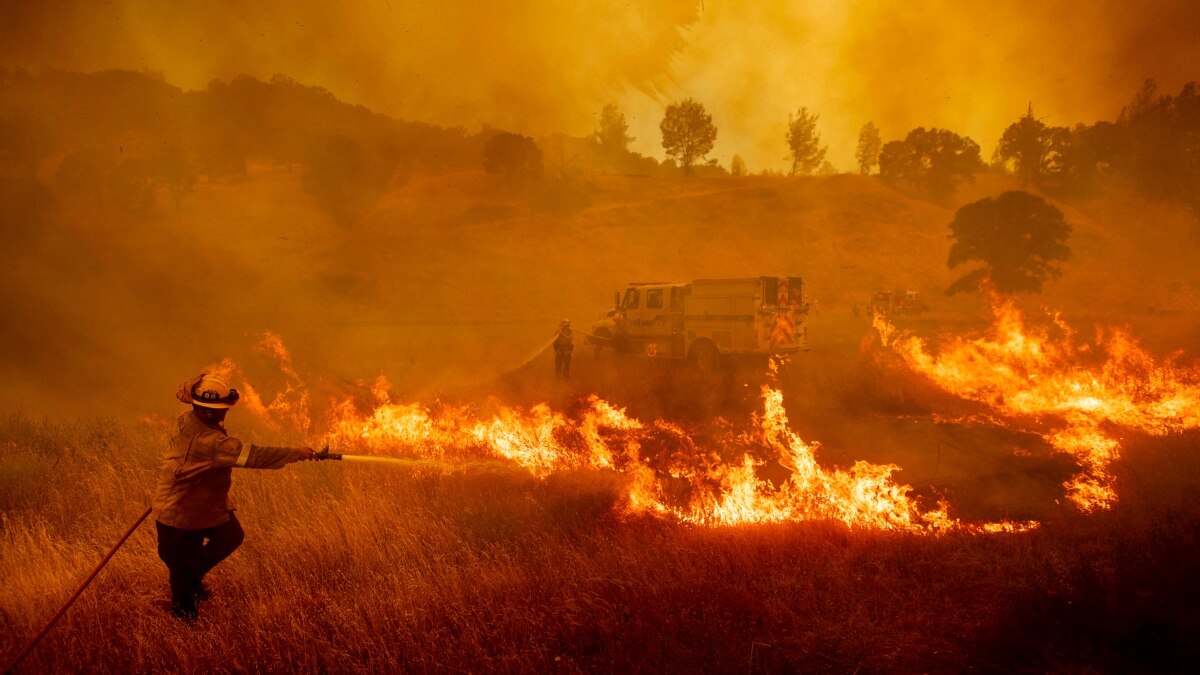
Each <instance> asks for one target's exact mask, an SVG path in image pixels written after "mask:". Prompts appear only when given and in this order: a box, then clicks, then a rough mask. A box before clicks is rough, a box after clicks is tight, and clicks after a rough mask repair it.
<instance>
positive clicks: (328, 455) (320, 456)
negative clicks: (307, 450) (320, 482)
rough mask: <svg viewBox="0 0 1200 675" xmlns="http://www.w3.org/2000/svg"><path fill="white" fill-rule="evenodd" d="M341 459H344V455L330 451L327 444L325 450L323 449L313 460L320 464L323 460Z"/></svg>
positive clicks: (314, 455)
mask: <svg viewBox="0 0 1200 675" xmlns="http://www.w3.org/2000/svg"><path fill="white" fill-rule="evenodd" d="M341 458H342V453H340V452H330V451H329V444H328V443H326V444H325V446H324V447H323V448H321V451H320V452H318V453H314V454H313V459H314V460H316V461H318V462H319V461H322V460H326V459H341Z"/></svg>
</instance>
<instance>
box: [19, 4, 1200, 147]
mask: <svg viewBox="0 0 1200 675" xmlns="http://www.w3.org/2000/svg"><path fill="white" fill-rule="evenodd" d="M0 37H2V39H0V64H4V65H9V66H20V67H25V68H37V67H42V66H48V67H54V68H63V69H71V70H80V71H92V70H101V69H111V68H125V69H135V70H148V71H157V72H162V73H163V75H164V77H165V78H166V79H167V80H168V81H169V82H172V83H175V84H178V85H180V86H182V87H184V88H186V89H200V88H203V87H205V86H206V85H207V83H208V82H209V80H211V79H213V78H224V79H228V78H231V77H233V76H236V75H241V74H248V75H251V76H256V77H258V78H260V79H270V78H271V77H272V76H273V75H275V74H277V73H279V74H283V75H286V76H289V77H292V78H294V79H296V80H299V81H302V82H305V83H307V84H312V85H317V86H321V87H324V88H326V89H328V90H330V91H331V92H333V93H334V94H335V95H337V96H338V97H340V98H342V99H344V100H348V101H350V102H353V103H361V104H364V105H366V106H368V107H370V108H372V109H374V110H376V111H378V112H381V113H384V114H388V115H393V116H398V117H402V118H405V119H414V120H421V121H427V122H431V123H435V124H440V125H444V126H453V125H465V126H468V127H471V128H475V127H478V126H479V125H481V124H484V123H488V124H494V125H496V126H499V127H502V128H508V129H513V130H516V131H520V132H522V133H526V134H535V135H540V134H546V133H550V132H557V131H565V132H567V133H571V134H575V135H582V134H586V133H589V132H590V131H591V130H592V129H593V128H594V127H595V124H596V119H597V115H598V113H599V110H600V108H601V107H602V106H603V105H604V104H605V103H607V102H610V101H611V102H616V103H617V104H618V105H620V106H621V107H622V108H624V109H625V110H626V111H627V115H628V117H629V121H630V126H631V132H632V135H633V136H634V137H635V138H636V140H635V141H634V146H633V147H634V149H635V150H637V151H639V152H642V153H643V154H651V155H654V156H661V148H660V146H659V140H660V139H659V133H658V122H659V121H660V119H661V117H662V108H663V105H664V104H665V103H666V102H669V101H671V100H676V99H680V98H683V97H686V96H692V97H695V98H696V99H697V100H700V101H702V102H704V103H705V104H706V105H707V106H708V108H709V110H710V112H712V113H713V117H714V121H715V122H716V124H717V126H718V128H719V129H720V135H719V137H718V139H717V144H716V147H715V149H714V156H716V157H718V158H719V159H720V160H721V162H722V163H723V164H726V163H728V161H729V158H730V156H731V155H732V154H733V153H740V154H741V155H742V156H743V157H744V158H745V159H746V160H747V161H748V163H749V165H750V168H751V169H752V170H755V171H757V170H761V169H768V168H769V169H780V168H783V166H784V163H783V161H782V156H783V150H782V138H783V133H784V128H785V125H786V121H787V116H788V114H789V113H791V112H794V111H795V110H796V109H797V108H799V107H800V106H802V105H804V106H808V107H809V109H810V110H814V111H816V112H818V113H820V114H821V115H822V119H821V124H820V125H819V129H820V131H821V132H822V134H823V136H824V138H825V141H826V142H827V143H829V145H830V149H831V152H830V159H831V160H832V161H833V163H834V164H835V165H836V166H838V167H839V168H842V169H848V168H850V167H851V165H852V158H853V150H854V142H855V139H856V137H857V133H858V129H859V128H860V127H861V126H862V125H863V124H864V123H865V122H867V121H874V122H875V123H876V125H877V126H879V128H880V129H881V131H882V132H883V136H884V138H885V139H891V138H898V137H901V136H902V135H903V134H904V133H905V132H907V131H908V130H909V129H911V128H913V127H915V126H918V125H923V126H938V127H945V128H952V129H955V130H957V131H959V132H960V133H963V134H966V135H969V136H971V137H972V138H974V139H975V140H976V141H978V142H979V143H980V144H981V145H982V146H983V147H984V152H985V155H986V154H988V153H990V151H991V148H992V146H993V145H994V143H995V141H996V140H997V138H998V136H999V130H1000V129H1002V128H1003V124H1005V123H1007V122H1008V121H1011V120H1012V119H1014V118H1015V117H1016V116H1018V115H1019V114H1021V113H1022V112H1024V110H1025V108H1026V106H1027V104H1028V103H1029V102H1030V101H1032V102H1033V104H1034V106H1035V109H1036V111H1037V113H1038V115H1039V116H1044V117H1046V118H1048V120H1049V121H1050V122H1051V123H1053V124H1072V123H1075V122H1092V121H1095V120H1097V119H1112V118H1113V117H1115V116H1116V114H1117V113H1118V112H1119V110H1120V107H1121V105H1122V104H1123V103H1124V102H1125V101H1127V100H1128V97H1129V94H1130V92H1132V91H1134V90H1135V89H1136V88H1137V86H1138V84H1139V83H1140V82H1141V81H1142V79H1144V78H1146V77H1156V78H1157V79H1158V80H1159V82H1160V84H1161V85H1163V87H1164V89H1168V90H1174V89H1176V88H1177V87H1178V86H1179V85H1181V84H1182V83H1183V82H1185V81H1187V80H1189V79H1194V78H1195V73H1194V72H1189V69H1190V68H1192V67H1193V66H1194V64H1196V63H1198V62H1200V5H1197V4H1196V3H1190V2H1171V1H1167V0H1155V1H1152V2H1139V3H1127V2H1120V1H1118V0H1104V1H1102V2H1092V3H1077V2H1065V1H1056V2H1048V3H1019V2H1002V3H986V4H978V3H960V2H950V1H946V0H936V1H933V2H924V3H916V4H905V5H896V4H894V3H886V2H868V3H855V4H853V5H849V6H847V5H844V4H843V3H833V2H829V3H827V2H810V3H792V2H778V3H756V2H723V1H721V0H708V1H707V2H690V1H686V0H676V1H672V2H665V3H632V4H614V3H607V2H600V1H598V0H578V1H575V2H546V3H526V2H515V1H505V2H495V3H487V5H486V9H485V8H484V7H481V6H477V5H470V6H468V5H458V6H456V5H454V4H453V3H450V4H447V3H433V4H414V3H403V2H373V3H366V4H362V5H353V6H349V5H347V6H342V5H330V4H328V3H321V2H267V3H255V4H253V5H244V4H242V3H233V2H212V3H205V4H203V5H185V6H175V5H163V4H161V3H150V2H134V1H130V0H125V1H119V2H113V3H103V4H100V3H91V2H72V1H70V0H58V1H54V2H46V3H14V4H10V5H9V6H8V7H6V8H5V10H4V11H3V18H2V19H0Z"/></svg>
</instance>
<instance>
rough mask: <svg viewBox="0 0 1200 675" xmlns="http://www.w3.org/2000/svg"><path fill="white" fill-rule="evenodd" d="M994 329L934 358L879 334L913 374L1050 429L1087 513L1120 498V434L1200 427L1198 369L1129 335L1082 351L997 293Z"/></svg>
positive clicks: (956, 341) (901, 338) (889, 333)
mask: <svg viewBox="0 0 1200 675" xmlns="http://www.w3.org/2000/svg"><path fill="white" fill-rule="evenodd" d="M988 296H989V298H990V301H991V307H992V312H993V316H994V321H993V323H992V325H991V327H990V328H989V329H988V330H987V331H986V332H985V333H984V334H983V335H981V336H978V337H975V338H953V339H950V340H948V341H946V342H945V343H944V344H942V345H941V346H940V347H938V348H937V349H936V350H935V349H931V348H930V346H929V345H928V344H927V343H926V342H925V341H924V340H922V339H920V338H918V337H915V336H912V335H908V334H905V333H903V332H901V331H898V330H897V329H896V328H895V327H894V326H892V325H891V324H890V323H888V322H887V320H886V319H884V318H883V317H879V316H877V317H876V319H875V326H876V328H877V329H878V330H879V333H880V336H881V337H882V338H883V342H884V344H885V345H889V346H891V347H892V348H893V349H894V350H895V352H896V353H898V354H899V355H900V356H901V357H903V359H904V361H905V362H906V363H907V364H908V366H909V367H911V368H912V369H913V370H915V371H917V372H919V373H921V374H923V375H925V376H927V377H928V378H929V379H931V380H932V381H933V382H935V383H936V384H938V385H939V386H940V387H942V388H944V389H945V390H946V391H949V392H951V393H953V394H955V395H957V396H961V397H962V398H965V399H969V400H972V401H979V402H981V403H985V404H987V405H988V406H990V407H991V408H993V410H994V411H995V412H996V413H997V414H999V415H1001V416H1003V417H1006V418H1008V419H1009V420H1012V421H1013V422H1014V423H1016V424H1022V423H1024V424H1025V425H1026V426H1030V427H1041V426H1042V425H1045V424H1049V425H1050V427H1051V430H1049V431H1044V432H1041V433H1042V435H1043V436H1044V438H1045V439H1046V440H1047V441H1048V442H1049V443H1050V444H1051V445H1052V446H1053V447H1054V448H1055V449H1057V450H1059V451H1060V452H1064V453H1066V454H1069V455H1071V456H1072V457H1074V458H1075V459H1076V461H1077V462H1079V465H1080V472H1079V474H1078V475H1076V476H1075V477H1074V478H1072V479H1071V480H1070V481H1068V482H1067V483H1066V484H1065V485H1064V487H1065V488H1066V491H1067V497H1068V498H1069V499H1070V500H1071V501H1072V502H1073V503H1074V504H1075V505H1076V506H1078V507H1079V508H1080V509H1081V510H1083V511H1085V512H1090V511H1095V510H1097V509H1106V508H1109V507H1110V506H1111V505H1112V504H1113V503H1114V502H1116V500H1117V493H1116V490H1115V488H1114V476H1113V474H1112V463H1113V462H1114V461H1115V460H1116V459H1117V458H1118V457H1119V456H1120V452H1121V439H1120V430H1121V429H1122V428H1127V429H1137V430H1140V431H1143V432H1145V433H1149V434H1155V435H1163V434H1169V433H1178V432H1181V431H1184V430H1187V429H1194V428H1196V427H1197V426H1198V425H1200V368H1197V367H1195V366H1190V367H1189V366H1183V365H1180V364H1179V363H1178V362H1177V361H1178V359H1174V358H1171V359H1166V360H1158V359H1156V358H1154V357H1153V356H1152V355H1150V354H1149V353H1147V352H1146V351H1145V350H1144V349H1142V348H1141V347H1140V346H1139V345H1138V343H1137V341H1136V340H1135V339H1134V338H1133V337H1132V336H1131V335H1129V334H1128V333H1127V332H1125V331H1123V330H1119V329H1107V330H1103V331H1099V335H1098V337H1097V340H1096V343H1095V345H1089V344H1087V343H1080V342H1079V341H1077V340H1076V337H1075V334H1074V332H1073V331H1072V330H1071V328H1070V327H1069V326H1067V325H1066V324H1064V323H1063V322H1061V321H1059V320H1057V319H1056V320H1055V322H1054V323H1055V326H1056V328H1057V331H1058V332H1059V333H1061V336H1059V337H1052V334H1051V333H1052V331H1051V330H1050V329H1049V328H1039V327H1034V326H1030V325H1028V324H1027V323H1026V321H1025V318H1024V316H1023V315H1022V314H1021V312H1020V311H1019V310H1018V309H1017V308H1016V307H1015V306H1014V304H1013V302H1012V300H1011V299H1008V298H1004V297H1001V296H999V295H996V294H995V293H992V292H989V293H988Z"/></svg>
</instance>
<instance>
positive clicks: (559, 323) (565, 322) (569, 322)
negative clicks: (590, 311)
mask: <svg viewBox="0 0 1200 675" xmlns="http://www.w3.org/2000/svg"><path fill="white" fill-rule="evenodd" d="M558 325H560V326H570V325H571V320H570V319H563V320H562V321H559V322H558Z"/></svg>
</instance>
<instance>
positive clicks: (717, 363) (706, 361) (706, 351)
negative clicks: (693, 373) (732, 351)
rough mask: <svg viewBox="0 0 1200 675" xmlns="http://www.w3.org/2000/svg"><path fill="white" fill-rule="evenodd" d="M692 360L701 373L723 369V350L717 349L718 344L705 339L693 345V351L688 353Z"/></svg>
mask: <svg viewBox="0 0 1200 675" xmlns="http://www.w3.org/2000/svg"><path fill="white" fill-rule="evenodd" d="M688 358H689V359H690V360H691V362H692V366H693V367H694V368H695V369H696V370H698V371H699V372H701V373H715V372H717V371H719V370H721V369H722V368H721V352H720V351H718V350H717V346H716V345H714V344H713V343H711V342H709V341H707V340H705V341H703V342H697V343H696V344H694V345H692V352H691V354H689V355H688Z"/></svg>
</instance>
